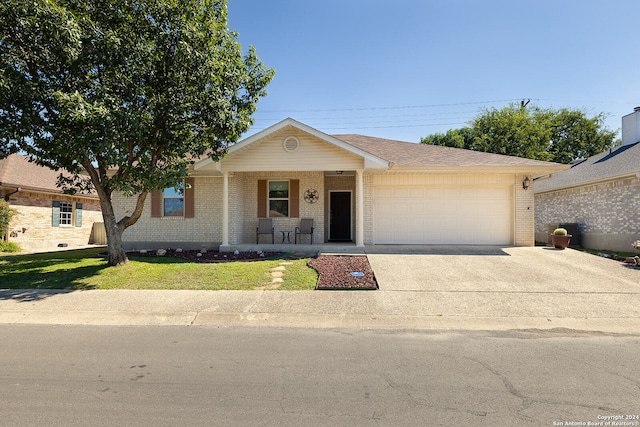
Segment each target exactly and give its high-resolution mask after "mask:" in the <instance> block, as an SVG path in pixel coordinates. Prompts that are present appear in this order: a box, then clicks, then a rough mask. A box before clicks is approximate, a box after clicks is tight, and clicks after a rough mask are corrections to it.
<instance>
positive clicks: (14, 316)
mask: <svg viewBox="0 0 640 427" xmlns="http://www.w3.org/2000/svg"><path fill="white" fill-rule="evenodd" d="M0 324H46V325H92V326H201V327H268V328H274V327H276V328H306V329H352V330H388V331H392V330H416V331H523V332H536V331H543V332H561V333H565V334H566V333H569V332H583V333H602V334H624V335H640V319H637V318H592V319H575V318H539V317H464V316H455V317H452V316H446V317H445V316H398V315H354V314H345V315H340V314H313V315H309V314H291V313H220V312H212V311H201V312H170V313H166V312H156V313H147V312H130V311H69V312H60V311H48V310H38V311H23V310H16V311H3V312H0Z"/></svg>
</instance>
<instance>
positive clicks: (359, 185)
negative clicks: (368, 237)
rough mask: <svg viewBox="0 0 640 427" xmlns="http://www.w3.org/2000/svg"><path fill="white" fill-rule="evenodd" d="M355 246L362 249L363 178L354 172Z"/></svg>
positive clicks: (360, 174) (359, 172)
mask: <svg viewBox="0 0 640 427" xmlns="http://www.w3.org/2000/svg"><path fill="white" fill-rule="evenodd" d="M356 205H357V206H356V246H362V247H364V178H363V171H362V170H357V171H356Z"/></svg>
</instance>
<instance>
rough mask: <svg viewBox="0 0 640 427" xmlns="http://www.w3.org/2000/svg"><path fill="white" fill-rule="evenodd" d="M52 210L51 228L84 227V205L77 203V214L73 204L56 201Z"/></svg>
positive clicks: (52, 205)
mask: <svg viewBox="0 0 640 427" xmlns="http://www.w3.org/2000/svg"><path fill="white" fill-rule="evenodd" d="M51 208H52V209H51V226H53V227H60V226H64V227H73V226H74V225H75V226H76V227H82V203H76V206H75V212H74V208H73V202H62V201H60V200H54V201H53V202H52V204H51ZM74 213H75V215H74ZM74 220H75V222H74Z"/></svg>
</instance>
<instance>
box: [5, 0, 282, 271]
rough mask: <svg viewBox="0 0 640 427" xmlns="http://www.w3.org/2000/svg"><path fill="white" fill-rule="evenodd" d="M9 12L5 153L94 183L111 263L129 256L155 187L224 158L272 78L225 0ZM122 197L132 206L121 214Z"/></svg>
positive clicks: (48, 4) (20, 4) (156, 0)
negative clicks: (195, 165)
mask: <svg viewBox="0 0 640 427" xmlns="http://www.w3.org/2000/svg"><path fill="white" fill-rule="evenodd" d="M0 17H1V19H0V156H2V155H7V154H8V153H10V152H15V151H21V152H23V153H26V154H27V155H28V156H30V157H31V158H32V159H34V161H36V162H37V163H38V164H40V165H43V166H48V167H51V168H53V169H56V170H59V169H65V170H66V171H69V172H71V174H72V177H71V178H62V177H61V179H60V185H61V186H62V187H63V188H64V189H65V191H67V192H70V193H74V192H82V191H88V190H89V189H91V188H94V189H95V191H97V193H98V196H99V198H100V206H101V208H102V214H103V218H104V223H105V228H106V234H107V241H108V246H109V263H110V265H119V264H122V263H125V262H127V256H126V253H125V251H124V250H123V247H122V233H123V231H124V230H125V229H126V228H127V227H130V226H131V225H133V224H134V223H135V222H136V221H137V220H138V219H139V218H140V216H141V214H142V211H143V206H144V202H145V199H146V197H147V194H148V193H149V192H150V191H152V190H156V189H163V188H168V187H172V186H179V185H180V183H181V181H182V180H183V179H184V178H185V176H187V174H188V167H189V165H190V164H192V162H193V160H194V159H196V158H200V157H202V156H206V155H208V156H211V157H212V158H214V159H217V158H220V157H221V156H223V155H224V154H225V150H226V149H227V147H229V145H231V144H233V143H234V142H236V141H237V140H238V139H239V138H240V136H241V135H242V134H243V133H244V132H245V131H247V130H248V128H249V127H250V125H251V124H252V119H251V115H252V114H253V113H254V112H255V110H256V103H257V102H258V100H259V98H260V97H261V96H264V95H265V94H266V93H265V91H264V88H265V87H266V86H267V85H268V83H269V82H270V81H271V79H272V78H273V70H272V69H269V68H267V67H265V66H264V65H263V64H262V62H261V61H260V60H259V58H258V57H257V56H256V54H255V52H254V49H253V48H250V49H248V51H247V52H243V50H242V47H241V46H240V44H239V43H238V41H237V35H236V33H234V32H232V31H230V30H229V29H228V22H227V2H226V0H224V1H223V0H3V1H2V2H1V3H0ZM113 192H122V193H124V194H126V195H129V196H131V197H135V198H136V204H135V209H134V210H133V211H132V212H130V213H128V214H127V215H126V216H124V217H122V218H116V216H115V213H114V209H113V206H112V203H111V195H112V194H113Z"/></svg>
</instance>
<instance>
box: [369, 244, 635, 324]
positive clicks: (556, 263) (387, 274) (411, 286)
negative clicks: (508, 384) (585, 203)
mask: <svg viewBox="0 0 640 427" xmlns="http://www.w3.org/2000/svg"><path fill="white" fill-rule="evenodd" d="M394 252H395V253H394ZM367 256H368V258H369V262H370V264H371V267H372V268H373V271H374V273H375V275H376V279H377V281H378V285H379V287H380V291H386V292H388V294H389V298H390V299H396V298H400V296H405V295H408V294H410V295H412V301H415V304H419V305H420V307H421V308H422V309H423V310H424V309H425V308H426V307H427V306H428V307H430V308H429V310H430V313H431V314H434V313H439V314H440V315H442V316H475V317H538V318H548V319H551V318H582V319H586V318H597V319H634V321H636V322H637V321H638V320H639V319H640V269H636V268H632V267H629V266H627V265H625V264H622V263H619V262H616V261H612V260H608V259H605V258H601V257H598V256H594V255H590V254H587V253H584V252H579V251H576V250H571V249H567V250H564V251H562V250H557V249H554V248H548V247H507V248H498V247H457V246H446V247H445V246H433V247H430V246H423V247H409V248H400V247H396V246H389V247H387V246H385V247H377V246H375V247H368V248H367ZM394 294H395V295H397V296H394ZM423 307H424V308H423ZM415 310H419V309H418V308H416V309H415ZM415 310H414V311H415ZM549 321H551V320H549Z"/></svg>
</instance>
